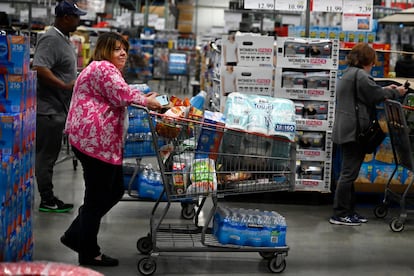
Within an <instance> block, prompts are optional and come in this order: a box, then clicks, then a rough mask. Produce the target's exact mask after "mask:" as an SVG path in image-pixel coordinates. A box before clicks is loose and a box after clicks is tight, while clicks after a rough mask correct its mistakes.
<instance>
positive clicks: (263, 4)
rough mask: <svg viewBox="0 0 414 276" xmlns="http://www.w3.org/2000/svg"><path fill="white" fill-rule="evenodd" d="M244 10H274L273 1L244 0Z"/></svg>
mask: <svg viewBox="0 0 414 276" xmlns="http://www.w3.org/2000/svg"><path fill="white" fill-rule="evenodd" d="M244 9H251V10H274V9H275V0H244Z"/></svg>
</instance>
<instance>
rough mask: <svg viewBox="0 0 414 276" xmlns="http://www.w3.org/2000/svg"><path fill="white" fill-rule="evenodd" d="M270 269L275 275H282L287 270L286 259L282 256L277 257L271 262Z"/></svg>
mask: <svg viewBox="0 0 414 276" xmlns="http://www.w3.org/2000/svg"><path fill="white" fill-rule="evenodd" d="M268 267H269V270H270V271H271V272H273V273H282V272H283V271H284V270H285V268H286V260H285V257H284V256H282V255H281V254H278V255H276V256H275V257H273V258H271V259H270V260H269V263H268Z"/></svg>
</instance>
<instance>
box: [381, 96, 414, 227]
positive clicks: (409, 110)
mask: <svg viewBox="0 0 414 276" xmlns="http://www.w3.org/2000/svg"><path fill="white" fill-rule="evenodd" d="M384 109H385V115H386V118H387V126H388V133H389V136H390V141H391V145H392V151H393V156H394V163H395V167H394V170H393V172H392V174H391V176H390V177H389V179H388V182H387V184H386V187H385V192H384V199H383V202H382V203H381V204H379V205H378V206H376V207H375V209H374V214H375V216H376V217H377V218H384V217H385V216H386V215H387V214H388V209H389V206H390V205H391V203H393V202H394V203H395V202H396V203H399V206H400V215H399V216H398V217H394V218H393V219H392V220H391V221H390V224H389V225H390V228H391V230H392V231H394V232H401V231H403V230H404V224H405V221H406V219H407V211H408V210H407V206H408V205H411V204H413V203H414V200H413V198H410V194H409V191H410V189H411V186H412V185H413V181H414V179H412V180H410V181H409V182H408V184H407V185H406V187H405V189H404V190H403V192H402V193H398V192H396V191H393V189H392V187H391V181H392V179H393V178H394V175H395V173H396V172H397V170H398V168H399V167H400V166H402V167H404V168H406V169H407V170H409V171H414V158H413V154H414V152H413V143H414V128H413V127H412V126H410V125H409V124H412V123H413V122H414V120H413V119H414V117H413V116H414V108H413V107H410V106H406V105H402V104H401V103H400V102H397V101H393V100H387V101H385V103H384Z"/></svg>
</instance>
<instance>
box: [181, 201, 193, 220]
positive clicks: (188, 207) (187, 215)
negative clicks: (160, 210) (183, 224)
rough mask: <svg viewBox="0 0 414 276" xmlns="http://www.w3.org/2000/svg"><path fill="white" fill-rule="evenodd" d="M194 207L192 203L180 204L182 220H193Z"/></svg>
mask: <svg viewBox="0 0 414 276" xmlns="http://www.w3.org/2000/svg"><path fill="white" fill-rule="evenodd" d="M194 207H195V205H194V204H192V203H182V204H181V217H182V218H184V219H193V218H194V216H195V214H196V211H195V208H194Z"/></svg>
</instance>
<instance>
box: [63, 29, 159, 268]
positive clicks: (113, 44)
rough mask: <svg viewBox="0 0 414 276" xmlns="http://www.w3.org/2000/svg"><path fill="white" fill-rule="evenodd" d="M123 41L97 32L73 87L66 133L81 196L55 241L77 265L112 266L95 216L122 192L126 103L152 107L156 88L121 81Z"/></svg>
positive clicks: (155, 104)
mask: <svg viewBox="0 0 414 276" xmlns="http://www.w3.org/2000/svg"><path fill="white" fill-rule="evenodd" d="M128 49H129V44H128V41H127V40H125V39H124V38H123V37H122V36H121V35H119V34H117V33H113V32H108V33H104V34H102V35H101V36H99V38H98V41H97V44H96V48H95V51H94V53H93V56H92V60H93V61H92V62H91V63H90V64H89V65H88V66H87V67H86V68H85V69H84V70H83V71H82V72H81V73H80V75H79V77H78V79H77V80H76V83H75V86H74V92H73V96H72V101H71V105H70V108H69V114H68V118H67V123H66V133H67V134H68V136H69V143H70V144H71V145H72V149H73V151H74V153H75V155H76V157H77V158H78V159H79V160H80V162H81V163H82V167H83V175H84V181H85V196H84V202H83V205H82V206H81V207H80V208H79V213H78V216H77V217H76V218H75V220H74V221H73V222H72V224H71V225H70V226H69V228H68V229H67V230H66V232H65V234H64V235H63V236H62V237H61V239H60V240H61V242H62V243H63V244H64V245H66V246H68V247H69V248H71V249H72V250H74V251H76V252H78V254H79V255H78V257H79V263H80V264H81V265H98V266H116V265H118V260H117V259H114V258H111V257H109V256H107V255H104V254H102V252H101V250H100V247H99V245H98V241H97V237H98V232H99V225H100V222H101V218H102V217H103V216H104V215H105V214H106V213H107V212H108V211H109V210H110V209H111V208H112V207H113V206H115V204H117V203H118V202H119V200H120V199H121V198H122V196H123V194H124V186H123V172H122V151H123V133H124V120H125V110H126V107H127V106H128V105H130V104H132V103H135V104H139V105H143V106H146V107H147V108H149V109H152V110H157V109H160V108H161V105H160V104H159V103H158V101H157V100H156V99H155V97H156V96H157V94H156V93H149V94H146V95H144V94H142V93H141V92H140V91H138V90H133V89H131V88H130V87H129V85H128V84H127V83H126V82H125V80H124V78H123V75H122V70H123V68H124V67H125V63H126V60H127V53H128Z"/></svg>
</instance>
